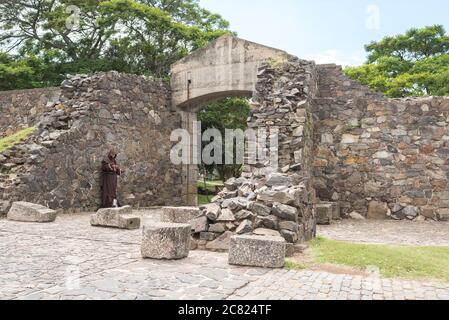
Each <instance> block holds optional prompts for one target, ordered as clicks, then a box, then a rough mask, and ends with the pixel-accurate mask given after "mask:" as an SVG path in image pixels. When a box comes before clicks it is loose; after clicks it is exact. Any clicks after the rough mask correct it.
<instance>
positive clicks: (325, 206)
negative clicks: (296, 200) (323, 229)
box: [316, 203, 334, 225]
mask: <svg viewBox="0 0 449 320" xmlns="http://www.w3.org/2000/svg"><path fill="white" fill-rule="evenodd" d="M333 211H334V210H333V206H332V204H331V203H320V204H317V205H316V219H317V224H319V225H327V224H331V223H332V220H333Z"/></svg>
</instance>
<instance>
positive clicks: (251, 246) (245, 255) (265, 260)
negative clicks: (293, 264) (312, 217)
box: [228, 235, 287, 268]
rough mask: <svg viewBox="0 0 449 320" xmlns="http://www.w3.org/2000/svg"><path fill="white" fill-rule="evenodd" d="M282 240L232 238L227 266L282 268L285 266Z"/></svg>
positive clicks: (283, 241) (265, 237) (272, 238)
mask: <svg viewBox="0 0 449 320" xmlns="http://www.w3.org/2000/svg"><path fill="white" fill-rule="evenodd" d="M286 245H287V243H286V242H285V240H284V238H281V237H269V236H268V237H267V236H252V235H245V236H233V237H231V246H230V248H229V260H228V261H229V264H231V265H238V266H249V267H263V268H282V267H284V264H285V251H286Z"/></svg>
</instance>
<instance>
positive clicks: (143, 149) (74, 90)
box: [0, 72, 183, 211]
mask: <svg viewBox="0 0 449 320" xmlns="http://www.w3.org/2000/svg"><path fill="white" fill-rule="evenodd" d="M61 90H62V96H61V98H60V99H59V101H57V102H55V103H53V104H49V105H47V107H46V111H45V112H44V113H43V115H42V117H41V118H40V121H39V123H38V124H37V125H36V127H37V129H36V131H35V133H34V134H33V135H31V136H30V137H29V138H28V139H26V140H25V141H24V142H22V143H20V144H18V145H16V146H15V147H13V148H11V149H9V150H6V151H5V152H3V153H1V154H0V199H5V200H8V201H18V200H22V201H28V202H33V203H39V204H42V205H45V206H48V207H50V208H52V209H64V210H66V211H73V210H76V211H79V210H91V211H96V209H98V207H99V205H100V171H99V169H100V162H101V160H102V159H103V157H104V156H105V155H106V153H107V152H108V150H109V149H110V148H111V147H115V148H116V149H118V150H119V151H120V154H119V158H118V161H119V163H120V165H121V167H122V168H123V171H124V172H123V175H122V176H121V177H120V181H119V197H120V200H121V201H122V202H123V203H125V204H129V205H132V206H134V207H148V206H156V205H165V204H170V205H178V204H182V201H183V199H182V177H181V173H180V168H178V167H176V166H175V165H172V163H171V162H170V161H169V154H170V150H171V144H170V134H171V132H172V130H174V129H177V128H179V127H180V125H181V118H180V116H179V114H177V113H174V112H171V111H170V90H169V89H168V88H167V86H166V85H165V84H164V83H162V82H161V81H159V80H152V79H147V78H144V77H140V76H133V75H120V74H118V73H115V72H108V73H99V74H95V75H93V76H75V77H72V78H70V79H68V80H66V81H64V83H63V84H62V86H61Z"/></svg>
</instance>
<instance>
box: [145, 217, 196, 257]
mask: <svg viewBox="0 0 449 320" xmlns="http://www.w3.org/2000/svg"><path fill="white" fill-rule="evenodd" d="M191 228H192V227H191V225H189V224H175V223H150V224H147V225H144V227H143V238H142V246H141V252H142V257H143V258H149V259H159V260H165V259H166V260H177V259H183V258H187V257H188V255H189V251H190V230H191Z"/></svg>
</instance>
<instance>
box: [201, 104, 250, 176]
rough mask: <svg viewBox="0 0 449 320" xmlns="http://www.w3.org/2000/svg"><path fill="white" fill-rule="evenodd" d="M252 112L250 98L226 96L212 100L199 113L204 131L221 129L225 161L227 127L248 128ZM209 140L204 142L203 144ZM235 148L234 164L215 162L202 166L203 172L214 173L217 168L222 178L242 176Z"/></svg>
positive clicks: (243, 129) (235, 128)
mask: <svg viewBox="0 0 449 320" xmlns="http://www.w3.org/2000/svg"><path fill="white" fill-rule="evenodd" d="M249 113H250V106H249V103H248V100H247V99H245V98H226V99H223V100H220V101H216V102H212V103H210V104H209V105H207V106H206V107H205V108H204V109H203V110H201V111H200V112H199V113H198V121H201V129H202V132H204V131H206V130H208V129H217V130H218V131H220V133H221V136H222V137H223V140H222V148H223V150H222V151H223V159H222V160H223V163H225V148H226V146H225V139H224V137H225V135H226V129H234V130H242V131H245V130H246V129H247V119H248V116H249ZM208 143H209V142H203V146H204V145H207V144H208ZM235 156H236V152H235V149H234V164H233V165H232V164H213V165H209V166H207V165H203V166H200V169H201V171H202V172H204V171H206V172H208V173H211V174H212V173H213V172H214V171H215V170H217V172H218V174H219V175H220V180H222V181H226V180H227V179H229V178H232V177H238V176H240V169H241V167H242V166H241V164H238V163H237V161H236V160H237V159H236V158H235Z"/></svg>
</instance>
